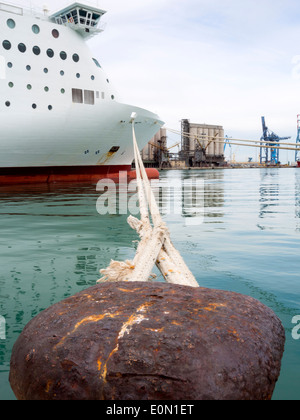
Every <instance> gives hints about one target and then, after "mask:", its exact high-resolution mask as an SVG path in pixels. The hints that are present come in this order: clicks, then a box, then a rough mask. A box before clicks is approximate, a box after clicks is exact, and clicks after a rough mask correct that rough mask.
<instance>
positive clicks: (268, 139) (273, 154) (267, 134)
mask: <svg viewBox="0 0 300 420" xmlns="http://www.w3.org/2000/svg"><path fill="white" fill-rule="evenodd" d="M261 120H262V128H263V135H262V137H261V148H260V163H261V164H262V163H265V164H271V165H278V164H279V163H280V162H279V148H278V146H279V145H280V141H281V140H289V139H290V138H291V137H279V136H277V134H275V133H273V131H270V130H269V129H268V127H267V125H266V120H265V117H261ZM269 151H270V153H269Z"/></svg>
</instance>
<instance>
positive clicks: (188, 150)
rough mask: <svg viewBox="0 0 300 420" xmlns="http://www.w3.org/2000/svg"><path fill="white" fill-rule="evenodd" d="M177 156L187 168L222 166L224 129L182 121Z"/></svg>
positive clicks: (223, 160)
mask: <svg viewBox="0 0 300 420" xmlns="http://www.w3.org/2000/svg"><path fill="white" fill-rule="evenodd" d="M179 155H180V160H182V161H185V166H187V167H206V166H223V165H224V164H225V159H224V128H223V127H222V126H219V125H207V124H194V123H190V121H189V120H182V121H181V152H180V153H179Z"/></svg>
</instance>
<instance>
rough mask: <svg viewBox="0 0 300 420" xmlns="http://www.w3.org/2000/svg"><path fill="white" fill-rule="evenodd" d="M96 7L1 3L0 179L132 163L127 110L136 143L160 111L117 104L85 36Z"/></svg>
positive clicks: (80, 174) (154, 126)
mask: <svg viewBox="0 0 300 420" xmlns="http://www.w3.org/2000/svg"><path fill="white" fill-rule="evenodd" d="M105 13H106V12H105V11H104V10H102V9H99V8H94V7H90V6H86V5H84V4H82V3H73V4H72V5H70V6H69V7H67V8H64V9H62V10H60V11H58V12H56V13H54V14H51V15H49V14H48V13H47V11H44V14H43V13H37V12H34V11H32V10H26V9H24V8H22V7H17V6H13V5H9V4H6V3H0V92H1V99H0V122H1V138H0V183H11V182H18V183H19V182H30V181H33V182H36V181H41V182H44V181H45V180H46V181H47V180H48V181H49V180H56V181H60V180H79V179H90V178H91V176H94V175H95V176H102V175H103V176H106V175H107V174H109V173H111V172H117V171H118V170H127V171H129V170H130V168H131V163H132V160H133V146H132V131H131V123H130V120H131V114H132V113H133V112H136V113H137V119H136V133H137V138H138V141H139V146H140V148H141V149H142V148H143V147H144V146H145V145H146V144H147V142H148V141H149V140H150V139H151V138H152V137H153V136H154V135H155V134H156V132H157V131H159V129H160V127H161V125H162V122H161V121H160V120H159V118H158V116H157V115H155V114H153V113H151V112H149V111H146V110H144V109H141V108H137V107H135V106H131V105H125V104H122V103H120V102H118V95H117V93H116V92H115V90H114V88H113V87H112V84H111V83H110V80H109V77H108V76H107V75H106V74H105V72H104V70H103V68H102V66H101V62H100V61H99V58H98V57H94V55H93V54H92V53H91V51H90V50H89V48H88V46H87V44H86V40H87V39H89V38H90V37H92V36H94V35H96V34H98V33H100V32H102V31H103V24H102V20H101V18H102V16H103V15H104V14H105Z"/></svg>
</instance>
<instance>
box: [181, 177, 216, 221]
mask: <svg viewBox="0 0 300 420" xmlns="http://www.w3.org/2000/svg"><path fill="white" fill-rule="evenodd" d="M223 179H224V171H212V172H211V171H205V172H203V173H200V174H199V173H195V174H191V173H189V174H188V175H187V174H186V173H184V176H183V181H184V184H183V185H184V191H182V195H183V196H182V216H183V217H194V218H200V217H205V218H204V220H203V222H204V223H209V219H211V218H222V217H223V216H224V213H223V212H221V211H220V208H223V206H224V187H223ZM199 181H200V182H199ZM220 223H222V222H221V221H220Z"/></svg>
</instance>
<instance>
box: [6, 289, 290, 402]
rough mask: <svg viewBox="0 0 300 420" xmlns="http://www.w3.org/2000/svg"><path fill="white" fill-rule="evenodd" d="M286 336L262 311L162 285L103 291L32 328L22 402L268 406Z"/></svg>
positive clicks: (22, 347) (15, 356)
mask: <svg viewBox="0 0 300 420" xmlns="http://www.w3.org/2000/svg"><path fill="white" fill-rule="evenodd" d="M284 343H285V333H284V329H283V326H282V324H281V322H280V320H279V319H278V318H277V317H276V315H275V314H274V313H273V312H272V311H271V310H270V309H269V308H267V307H266V306H264V305H263V304H261V303H260V302H258V301H256V300H254V299H252V298H250V297H247V296H242V295H239V294H236V293H231V292H223V291H219V290H211V289H203V288H199V289H194V288H190V287H185V286H174V285H170V284H165V283H104V284H100V285H97V286H95V287H91V288H89V289H87V290H85V291H83V292H81V293H79V294H77V295H75V296H74V297H71V298H69V299H66V300H64V301H63V302H61V303H58V304H56V305H54V306H52V307H50V308H49V309H47V310H46V311H44V312H42V313H41V314H40V315H38V316H37V317H36V318H34V319H33V320H32V321H31V322H30V323H29V324H28V325H27V326H26V327H25V329H24V331H23V332H22V334H21V335H20V337H19V339H18V340H17V342H16V344H15V346H14V349H13V353H12V358H11V370H10V383H11V386H12V389H13V391H14V393H15V395H16V397H17V398H18V399H19V400H207V399H214V400H229V399H234V400H269V399H271V397H272V394H273V391H274V387H275V384H276V382H277V380H278V377H279V374H280V368H281V359H282V356H283V351H284Z"/></svg>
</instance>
